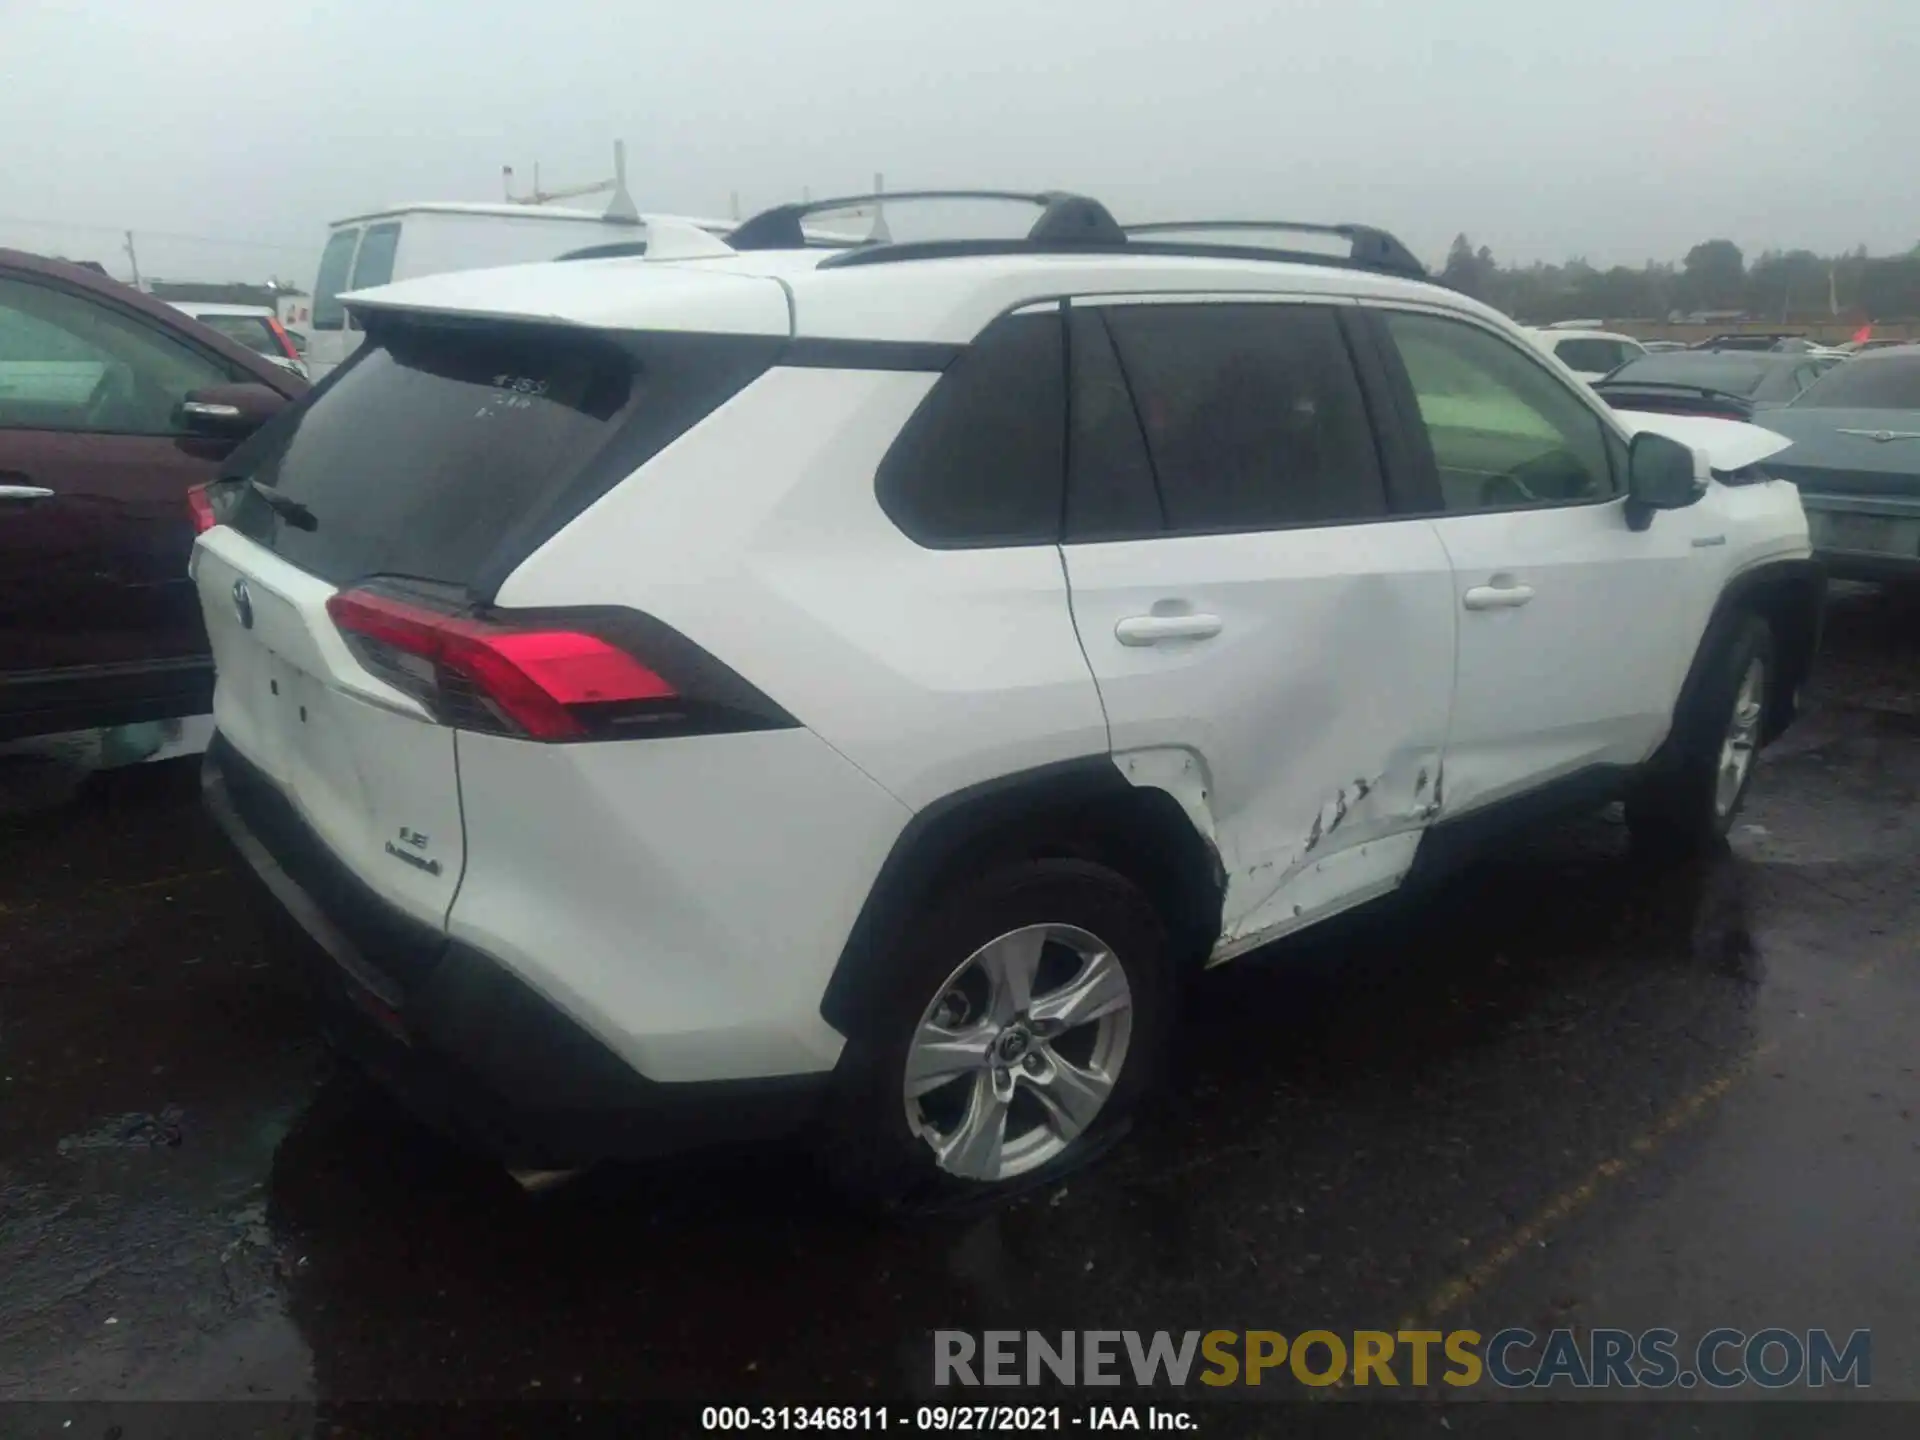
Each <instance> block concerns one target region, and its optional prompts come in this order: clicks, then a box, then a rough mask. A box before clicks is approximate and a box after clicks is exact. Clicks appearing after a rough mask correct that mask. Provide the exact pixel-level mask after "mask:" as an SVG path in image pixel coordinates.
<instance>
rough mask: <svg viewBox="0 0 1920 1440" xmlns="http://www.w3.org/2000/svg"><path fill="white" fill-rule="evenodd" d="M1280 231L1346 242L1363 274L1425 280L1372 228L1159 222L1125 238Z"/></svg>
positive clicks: (1415, 261) (1413, 261)
mask: <svg viewBox="0 0 1920 1440" xmlns="http://www.w3.org/2000/svg"><path fill="white" fill-rule="evenodd" d="M1276 230H1277V231H1283V232H1288V233H1292V234H1296V235H1332V236H1336V237H1338V238H1339V239H1342V240H1345V241H1346V242H1347V246H1348V253H1347V257H1346V258H1347V259H1348V260H1350V261H1351V262H1352V263H1353V264H1355V265H1358V266H1360V267H1361V268H1362V269H1366V270H1385V271H1387V272H1389V273H1391V274H1395V275H1411V276H1414V277H1416V278H1418V279H1422V280H1424V279H1425V278H1426V277H1427V267H1426V266H1424V265H1422V264H1421V263H1420V260H1419V257H1417V256H1416V255H1415V254H1414V253H1413V252H1412V251H1411V250H1409V249H1408V248H1407V247H1406V246H1405V245H1403V244H1401V243H1400V241H1399V239H1398V238H1396V237H1395V236H1393V235H1390V234H1389V233H1388V232H1386V231H1385V230H1379V229H1376V228H1375V227H1373V226H1371V225H1315V224H1309V223H1307V222H1306V221H1301V220H1160V221H1156V222H1154V223H1153V224H1151V225H1129V226H1127V227H1126V232H1125V233H1126V236H1127V238H1128V239H1129V240H1131V239H1133V238H1134V237H1135V236H1141V237H1152V236H1161V235H1181V234H1187V235H1191V234H1195V233H1201V234H1205V233H1208V232H1214V233H1219V232H1230V233H1236V234H1237V233H1244V232H1247V231H1276ZM1285 258H1286V259H1289V260H1298V259H1308V260H1312V259H1316V258H1317V259H1320V260H1322V261H1325V260H1326V259H1328V258H1330V257H1327V256H1317V257H1316V256H1314V255H1311V254H1304V255H1303V254H1302V253H1301V252H1298V251H1287V252H1285Z"/></svg>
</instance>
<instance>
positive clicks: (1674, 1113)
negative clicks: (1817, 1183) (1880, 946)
mask: <svg viewBox="0 0 1920 1440" xmlns="http://www.w3.org/2000/svg"><path fill="white" fill-rule="evenodd" d="M1880 958H1881V957H1880V956H1878V955H1875V956H1871V957H1869V958H1868V959H1866V960H1863V961H1861V962H1860V964H1858V965H1856V966H1855V967H1854V968H1853V972H1852V978H1853V979H1855V980H1864V979H1866V978H1867V977H1868V976H1869V975H1871V974H1873V972H1874V971H1875V970H1877V969H1879V967H1880ZM1779 1048H1780V1042H1779V1041H1777V1040H1768V1041H1765V1042H1763V1043H1762V1044H1760V1045H1757V1046H1755V1047H1754V1048H1753V1049H1752V1050H1750V1051H1748V1052H1747V1053H1746V1054H1745V1055H1744V1056H1742V1057H1741V1058H1740V1059H1739V1060H1738V1061H1736V1062H1735V1063H1734V1064H1733V1065H1731V1066H1729V1067H1728V1068H1727V1069H1726V1070H1725V1071H1723V1072H1722V1073H1721V1074H1720V1075H1719V1076H1717V1077H1716V1078H1715V1079H1712V1080H1709V1081H1708V1082H1707V1083H1706V1084H1704V1085H1702V1086H1701V1087H1700V1088H1699V1089H1698V1090H1695V1091H1693V1092H1692V1093H1691V1094H1688V1095H1686V1096H1684V1097H1683V1098H1682V1099H1681V1100H1680V1101H1679V1102H1678V1103H1677V1104H1676V1105H1674V1106H1673V1108H1672V1109H1670V1110H1668V1111H1667V1112H1666V1113H1665V1114H1664V1115H1662V1116H1661V1117H1660V1119H1659V1120H1658V1121H1656V1122H1655V1123H1654V1124H1653V1125H1652V1126H1651V1127H1649V1128H1648V1129H1646V1130H1644V1131H1642V1132H1641V1133H1640V1134H1638V1135H1636V1136H1635V1137H1634V1138H1633V1139H1632V1140H1630V1141H1628V1142H1627V1145H1626V1153H1624V1154H1621V1155H1615V1156H1612V1157H1610V1158H1608V1159H1606V1160H1602V1161H1601V1162H1600V1163H1599V1164H1598V1165H1596V1166H1594V1167H1593V1169H1592V1170H1590V1171H1589V1172H1588V1173H1587V1175H1586V1176H1585V1178H1583V1179H1582V1180H1581V1181H1580V1183H1579V1184H1578V1185H1575V1186H1573V1187H1572V1188H1570V1189H1567V1190H1562V1191H1561V1192H1560V1193H1559V1194H1558V1195H1556V1196H1554V1197H1553V1199H1551V1200H1549V1201H1548V1202H1547V1203H1546V1204H1545V1205H1544V1206H1542V1207H1541V1208H1540V1210H1539V1211H1538V1212H1537V1213H1536V1214H1535V1215H1534V1216H1533V1218H1532V1219H1530V1220H1528V1221H1527V1222H1526V1223H1525V1224H1524V1225H1522V1226H1521V1227H1520V1228H1519V1229H1518V1230H1515V1231H1514V1232H1513V1233H1512V1234H1511V1235H1509V1236H1508V1237H1507V1238H1506V1239H1505V1240H1503V1241H1502V1242H1501V1243H1500V1245H1499V1247H1498V1248H1497V1249H1495V1250H1493V1251H1491V1252H1489V1253H1488V1255H1487V1257H1486V1258H1485V1259H1483V1260H1482V1261H1480V1263H1479V1264H1477V1265H1475V1266H1474V1267H1473V1268H1472V1269H1470V1270H1468V1271H1466V1272H1465V1273H1464V1274H1461V1275H1457V1276H1455V1277H1454V1278H1453V1279H1451V1280H1449V1281H1448V1282H1447V1283H1446V1284H1445V1285H1442V1286H1441V1287H1440V1288H1439V1289H1438V1290H1436V1291H1435V1292H1434V1293H1433V1294H1432V1295H1431V1296H1430V1297H1428V1300H1427V1303H1426V1305H1425V1307H1424V1308H1423V1310H1422V1312H1421V1315H1424V1316H1425V1318H1426V1320H1427V1321H1432V1320H1437V1319H1438V1318H1439V1317H1440V1316H1441V1315H1443V1314H1445V1313H1446V1312H1447V1311H1449V1310H1451V1309H1453V1308H1454V1307H1455V1306H1457V1305H1459V1304H1460V1303H1461V1302H1462V1301H1464V1300H1467V1299H1469V1298H1470V1297H1472V1296H1473V1295H1475V1294H1477V1293H1478V1292H1480V1291H1481V1290H1483V1289H1485V1288H1486V1285H1487V1282H1488V1281H1490V1280H1492V1279H1493V1278H1494V1276H1496V1275H1498V1274H1499V1273H1500V1272H1501V1271H1502V1270H1504V1269H1506V1267H1507V1266H1509V1265H1511V1264H1512V1263H1513V1262H1514V1261H1515V1260H1516V1259H1518V1258H1519V1255H1520V1252H1521V1251H1523V1250H1525V1249H1526V1248H1527V1247H1528V1246H1530V1245H1532V1244H1533V1243H1535V1242H1536V1241H1538V1240H1539V1239H1540V1238H1541V1237H1542V1236H1544V1235H1545V1234H1546V1232H1547V1231H1548V1230H1550V1229H1551V1228H1552V1227H1553V1226H1555V1225H1557V1224H1558V1223H1559V1222H1560V1221H1562V1220H1564V1219H1566V1218H1567V1217H1568V1216H1569V1215H1572V1214H1573V1213H1574V1212H1575V1211H1577V1210H1579V1209H1581V1208H1582V1207H1584V1206H1585V1205H1586V1204H1587V1202H1588V1201H1590V1200H1592V1199H1593V1197H1594V1196H1595V1195H1596V1194H1597V1193H1598V1192H1599V1191H1600V1189H1601V1187H1602V1186H1604V1185H1605V1184H1606V1183H1607V1182H1608V1181H1610V1180H1614V1179H1617V1178H1618V1177H1619V1176H1621V1175H1623V1174H1625V1173H1626V1172H1627V1171H1628V1170H1631V1169H1632V1168H1633V1167H1634V1166H1635V1165H1638V1164H1639V1163H1640V1162H1641V1161H1642V1160H1644V1159H1645V1158H1646V1157H1647V1156H1649V1155H1651V1154H1652V1153H1653V1152H1654V1150H1655V1149H1657V1148H1658V1147H1659V1144H1660V1142H1661V1141H1662V1140H1665V1139H1666V1138H1667V1137H1668V1136H1670V1135H1672V1134H1673V1133H1674V1131H1676V1130H1678V1129H1680V1128H1681V1127H1682V1126H1683V1125H1685V1124H1687V1123H1688V1122H1689V1121H1690V1120H1692V1119H1694V1118H1695V1117H1696V1116H1697V1115H1699V1113H1700V1112H1701V1111H1702V1110H1704V1109H1705V1108H1706V1107H1707V1106H1708V1105H1710V1104H1712V1103H1713V1102H1714V1101H1715V1100H1718V1099H1719V1098H1720V1097H1721V1096H1723V1095H1725V1094H1726V1093H1727V1091H1729V1090H1731V1089H1732V1088H1733V1085H1734V1082H1735V1081H1737V1080H1738V1079H1739V1078H1740V1077H1741V1076H1742V1075H1744V1074H1745V1073H1746V1072H1747V1071H1748V1070H1749V1069H1750V1068H1752V1066H1753V1064H1754V1062H1755V1061H1758V1060H1761V1059H1763V1058H1765V1057H1766V1056H1768V1055H1771V1054H1772V1053H1773V1052H1774V1051H1775V1050H1778V1049H1779ZM1422 1323H1423V1321H1422V1319H1421V1317H1420V1315H1416V1316H1413V1317H1410V1318H1408V1319H1406V1320H1404V1321H1402V1322H1401V1325H1400V1328H1401V1329H1403V1330H1417V1329H1419V1328H1421V1326H1422Z"/></svg>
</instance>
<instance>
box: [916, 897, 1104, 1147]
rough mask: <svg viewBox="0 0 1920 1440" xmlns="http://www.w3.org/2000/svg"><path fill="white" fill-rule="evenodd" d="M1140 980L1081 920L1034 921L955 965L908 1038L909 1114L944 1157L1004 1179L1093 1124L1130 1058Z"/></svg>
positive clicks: (920, 1133) (1081, 1133) (1072, 1138)
mask: <svg viewBox="0 0 1920 1440" xmlns="http://www.w3.org/2000/svg"><path fill="white" fill-rule="evenodd" d="M1132 1033H1133V991H1132V987H1131V986H1130V985H1129V984H1128V982H1127V974H1126V971H1125V970H1124V969H1123V968H1122V967H1121V964H1120V961H1119V959H1118V957H1116V956H1115V955H1114V953H1113V950H1112V948H1111V947H1109V946H1108V945H1107V944H1106V943H1105V942H1103V941H1102V940H1100V939H1099V938H1098V937H1097V936H1095V935H1092V934H1090V933H1089V932H1087V931H1085V930H1082V929H1080V928H1078V927H1077V926H1072V925H1052V924H1049V925H1027V926H1023V927H1021V928H1020V929H1018V930H1010V931H1008V932H1007V933H1006V934H1004V935H1001V936H999V937H997V938H996V939H993V940H989V941H988V942H987V943H986V944H985V945H982V946H981V947H980V948H979V949H978V950H976V951H974V952H973V954H971V955H969V956H968V957H967V958H966V959H965V960H964V961H962V962H961V963H960V965H958V966H957V967H955V969H954V971H953V973H952V974H950V975H949V976H948V977H947V979H946V981H945V982H944V983H943V984H942V985H941V986H940V988H939V989H938V990H937V991H936V992H935V994H934V998H933V1001H932V1003H931V1004H929V1005H928V1006H927V1008H926V1010H925V1012H924V1013H923V1014H922V1015H921V1017H920V1022H919V1024H918V1026H917V1027H916V1028H915V1030H914V1035H913V1041H912V1043H911V1044H910V1045H909V1047H908V1049H907V1060H906V1071H905V1076H904V1098H905V1101H906V1108H907V1123H908V1125H909V1126H910V1127H911V1129H912V1130H913V1132H914V1133H915V1134H916V1135H918V1136H919V1137H920V1138H921V1139H923V1140H924V1141H925V1142H926V1143H927V1144H928V1146H930V1147H931V1148H932V1150H933V1154H934V1158H935V1160H936V1162H937V1163H938V1164H939V1166H940V1168H941V1169H942V1170H944V1171H946V1172H947V1173H948V1174H950V1175H953V1176H956V1177H958V1178H960V1179H965V1180H975V1181H986V1182H991V1181H995V1180H1005V1179H1009V1178H1011V1177H1013V1176H1016V1175H1020V1174H1024V1173H1025V1172H1027V1171H1030V1170H1034V1169H1037V1168H1038V1167H1039V1166H1041V1165H1044V1164H1046V1163H1047V1162H1048V1161H1050V1160H1052V1159H1054V1158H1055V1157H1056V1156H1058V1155H1059V1154H1060V1153H1061V1152H1062V1151H1064V1150H1065V1149H1066V1148H1067V1147H1068V1146H1069V1145H1071V1144H1072V1143H1073V1142H1074V1141H1075V1140H1076V1139H1078V1138H1079V1137H1080V1136H1081V1135H1083V1134H1085V1133H1086V1130H1087V1128H1088V1127H1089V1126H1090V1125H1092V1124H1093V1122H1094V1120H1095V1118H1096V1117H1097V1116H1098V1115H1099V1113H1100V1111H1101V1109H1102V1107H1104V1106H1105V1104H1106V1103H1107V1100H1108V1098H1109V1097H1110V1096H1111V1095H1112V1094H1113V1090H1114V1087H1115V1086H1116V1085H1117V1084H1118V1083H1119V1080H1120V1073H1121V1069H1122V1067H1123V1066H1124V1065H1125V1064H1126V1059H1127V1044H1128V1041H1129V1039H1130V1038H1131V1036H1132Z"/></svg>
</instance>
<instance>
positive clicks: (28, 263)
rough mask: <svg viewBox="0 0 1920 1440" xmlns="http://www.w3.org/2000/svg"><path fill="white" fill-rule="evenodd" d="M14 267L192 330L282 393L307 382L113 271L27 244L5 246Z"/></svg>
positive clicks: (2, 262) (3, 257) (4, 264)
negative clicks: (39, 252)
mask: <svg viewBox="0 0 1920 1440" xmlns="http://www.w3.org/2000/svg"><path fill="white" fill-rule="evenodd" d="M9 270H11V271H14V272H16V273H19V274H23V275H37V276H41V277H43V278H45V279H48V280H57V281H59V282H60V283H61V284H63V285H66V286H68V287H69V288H71V289H75V290H84V291H86V292H87V293H89V294H91V295H95V296H98V297H99V298H100V299H101V300H103V301H105V302H107V303H108V304H110V305H119V306H121V307H123V308H125V309H128V310H134V311H138V312H139V313H140V314H142V315H145V316H146V317H147V318H148V319H149V320H151V321H153V322H154V323H155V324H157V325H160V326H163V327H165V328H167V329H175V330H178V329H186V330H190V331H191V332H192V334H193V338H194V341H195V343H197V344H198V345H200V346H201V347H202V348H204V349H207V350H212V351H215V352H217V353H218V354H219V355H220V356H221V357H222V358H224V359H227V360H232V361H235V362H237V363H238V364H240V365H241V366H243V367H244V368H245V369H246V371H247V372H248V373H249V374H251V375H252V376H253V377H254V378H255V379H256V380H257V381H258V382H259V383H261V384H263V385H268V386H271V387H272V388H273V389H275V390H278V391H280V392H281V393H282V394H283V395H297V394H299V393H300V391H301V390H302V389H304V388H305V386H306V382H305V381H304V380H302V379H300V378H299V377H297V376H296V375H294V373H293V372H292V371H291V370H288V369H287V368H285V367H284V366H281V365H275V364H274V363H273V362H272V361H271V360H269V359H267V358H266V356H264V355H260V354H257V353H255V352H254V351H252V350H249V349H248V348H247V347H246V346H244V345H242V344H240V343H239V342H238V341H236V340H230V339H228V338H227V337H226V336H225V335H222V334H221V333H220V332H219V331H218V330H214V329H211V328H209V327H208V326H205V325H202V324H201V323H200V322H199V321H198V320H195V319H194V318H193V317H192V316H191V315H188V314H185V313H184V312H183V311H180V310H178V309H176V308H175V307H174V306H172V305H170V304H168V303H167V302H166V301H164V300H156V299H154V298H153V297H152V296H151V295H148V294H147V293H145V292H144V291H141V290H136V289H134V288H133V287H132V286H131V285H125V284H122V283H121V282H120V281H118V280H115V279H114V278H113V277H112V276H111V275H103V274H101V273H100V272H99V271H97V270H89V269H87V268H86V267H85V266H84V265H75V264H72V263H71V262H69V261H66V260H55V259H52V258H50V257H48V256H45V255H31V254H28V253H27V252H26V251H24V250H7V249H0V273H5V272H6V271H9Z"/></svg>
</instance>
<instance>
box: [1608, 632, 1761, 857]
mask: <svg viewBox="0 0 1920 1440" xmlns="http://www.w3.org/2000/svg"><path fill="white" fill-rule="evenodd" d="M1707 667H1708V668H1707V670H1706V672H1705V674H1704V675H1703V678H1702V682H1701V685H1700V688H1699V691H1698V693H1697V694H1696V695H1695V697H1694V701H1693V704H1692V705H1691V707H1690V709H1689V711H1688V712H1687V713H1685V714H1683V715H1681V716H1679V717H1678V718H1677V720H1676V721H1675V733H1674V737H1673V738H1674V753H1673V757H1672V763H1671V764H1669V765H1666V766H1664V767H1663V768H1662V769H1661V770H1660V771H1658V772H1657V773H1655V774H1652V775H1649V776H1647V777H1646V778H1645V779H1644V780H1643V781H1642V782H1641V784H1640V786H1639V787H1638V789H1637V790H1636V791H1635V792H1634V794H1633V795H1632V796H1631V797H1630V798H1629V799H1628V802H1627V823H1628V825H1629V826H1631V827H1632V830H1633V835H1634V838H1635V839H1636V840H1638V841H1641V842H1642V843H1646V844H1651V845H1655V846H1658V847H1661V848H1666V849H1672V848H1685V849H1700V848H1703V847H1705V846H1708V845H1710V844H1712V843H1713V842H1715V841H1717V840H1720V839H1722V838H1724V837H1725V835H1726V833H1727V831H1728V830H1729V829H1731V828H1732V826H1733V818H1734V816H1735V815H1737V814H1738V813H1739V811H1740V806H1741V803H1742V802H1743V801H1744V800H1745V799H1746V795H1747V786H1748V784H1749V783H1750V782H1751V781H1752V779H1753V763H1754V760H1755V758H1756V757H1757V756H1758V754H1759V751H1760V742H1761V739H1762V737H1763V735H1764V732H1765V726H1766V715H1767V706H1768V704H1769V697H1770V695H1771V693H1772V691H1771V687H1772V685H1773V683H1774V679H1775V676H1776V674H1777V670H1776V667H1775V664H1774V653H1773V632H1772V630H1770V629H1769V628H1768V626H1767V623H1766V621H1764V620H1762V619H1760V618H1759V617H1758V616H1752V615H1750V616H1746V617H1744V618H1743V619H1742V620H1741V621H1740V622H1739V623H1738V624H1737V625H1735V626H1734V627H1732V628H1731V629H1730V630H1729V632H1728V633H1727V635H1726V637H1725V638H1724V639H1723V640H1722V641H1721V642H1720V644H1719V646H1718V648H1717V649H1716V650H1715V652H1714V654H1713V655H1712V656H1711V657H1710V658H1709V660H1708V662H1707Z"/></svg>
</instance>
